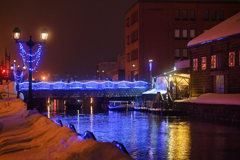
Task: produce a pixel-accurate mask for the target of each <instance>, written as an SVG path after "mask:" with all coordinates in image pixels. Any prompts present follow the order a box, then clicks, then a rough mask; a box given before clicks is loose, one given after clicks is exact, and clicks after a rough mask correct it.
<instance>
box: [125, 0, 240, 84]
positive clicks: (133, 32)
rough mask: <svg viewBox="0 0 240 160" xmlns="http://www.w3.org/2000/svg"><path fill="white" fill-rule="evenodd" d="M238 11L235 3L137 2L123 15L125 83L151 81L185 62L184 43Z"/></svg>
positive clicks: (227, 0)
mask: <svg viewBox="0 0 240 160" xmlns="http://www.w3.org/2000/svg"><path fill="white" fill-rule="evenodd" d="M239 11H240V3H239V1H238V0H219V1H217V0H209V1H204V0H202V1H198V0H194V1H193V0H192V1H191V0H178V1H177V0H175V1H174V0H168V1H166V0H165V1H164V0H154V1H151V0H139V1H138V2H137V3H136V4H134V5H133V6H132V7H131V8H130V9H129V10H128V11H127V12H126V13H125V79H126V80H133V79H134V78H135V79H138V80H148V81H149V80H150V74H151V73H150V67H149V60H152V76H153V77H154V76H156V75H160V74H162V73H164V72H167V71H170V70H172V69H173V67H174V63H175V61H178V60H179V59H188V58H189V51H188V49H187V43H188V42H189V41H190V40H191V39H193V38H195V37H196V36H198V35H200V34H202V33H204V32H205V31H207V30H209V29H210V28H212V27H213V26H215V25H217V24H219V23H220V22H222V21H224V20H225V19H227V18H229V17H231V16H232V15H234V14H236V13H237V12H239Z"/></svg>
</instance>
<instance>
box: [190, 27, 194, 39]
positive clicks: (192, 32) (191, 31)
mask: <svg viewBox="0 0 240 160" xmlns="http://www.w3.org/2000/svg"><path fill="white" fill-rule="evenodd" d="M190 38H195V29H191V30H190Z"/></svg>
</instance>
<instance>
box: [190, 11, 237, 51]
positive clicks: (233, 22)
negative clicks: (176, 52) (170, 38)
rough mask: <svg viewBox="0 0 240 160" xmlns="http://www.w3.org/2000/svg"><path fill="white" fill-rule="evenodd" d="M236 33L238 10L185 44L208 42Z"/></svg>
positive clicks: (192, 44) (193, 44)
mask: <svg viewBox="0 0 240 160" xmlns="http://www.w3.org/2000/svg"><path fill="white" fill-rule="evenodd" d="M237 34H240V12H238V13H237V14H236V15H234V16H232V17H230V18H228V19H227V20H225V21H223V22H222V23H219V24H218V25H216V26H214V27H213V28H211V29H210V30H208V31H206V32H204V33H203V34H201V35H199V36H197V37H196V38H194V39H193V40H191V41H190V42H188V44H187V46H188V47H192V46H195V45H199V44H204V43H209V42H212V41H215V40H221V39H224V38H227V37H229V36H233V35H237Z"/></svg>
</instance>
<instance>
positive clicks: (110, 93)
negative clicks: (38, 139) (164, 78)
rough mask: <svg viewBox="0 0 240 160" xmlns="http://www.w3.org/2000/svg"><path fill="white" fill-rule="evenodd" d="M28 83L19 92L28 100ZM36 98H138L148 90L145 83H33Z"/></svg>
mask: <svg viewBox="0 0 240 160" xmlns="http://www.w3.org/2000/svg"><path fill="white" fill-rule="evenodd" d="M28 87H29V83H28V82H23V83H19V91H20V92H21V93H23V94H24V98H25V99H27V98H28ZM32 89H33V97H34V98H64V99H66V98H67V99H71V98H72V99H76V98H79V97H138V96H141V95H142V93H143V92H144V91H146V90H147V89H148V83H147V82H144V81H135V82H130V81H114V82H113V81H101V80H93V81H75V82H71V83H65V82H60V81H58V82H38V83H32Z"/></svg>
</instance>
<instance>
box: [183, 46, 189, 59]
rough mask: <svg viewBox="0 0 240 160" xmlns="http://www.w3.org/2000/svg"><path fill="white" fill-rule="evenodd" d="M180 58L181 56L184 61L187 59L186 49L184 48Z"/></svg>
mask: <svg viewBox="0 0 240 160" xmlns="http://www.w3.org/2000/svg"><path fill="white" fill-rule="evenodd" d="M182 54H183V55H182V56H183V58H185V59H187V58H188V53H187V49H186V48H184V49H183V52H182Z"/></svg>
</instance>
